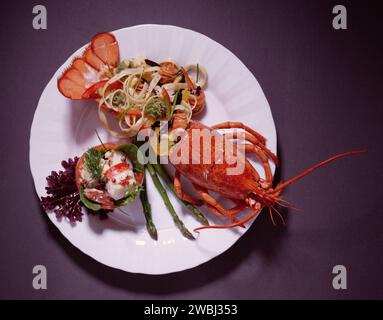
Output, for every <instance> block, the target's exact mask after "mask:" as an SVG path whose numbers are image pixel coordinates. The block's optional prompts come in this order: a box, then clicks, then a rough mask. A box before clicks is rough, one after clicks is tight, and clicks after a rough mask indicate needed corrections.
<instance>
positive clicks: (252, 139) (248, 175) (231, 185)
mask: <svg viewBox="0 0 383 320" xmlns="http://www.w3.org/2000/svg"><path fill="white" fill-rule="evenodd" d="M185 129H186V131H185V134H184V135H183V137H182V139H181V140H180V141H179V142H178V143H177V144H176V145H175V146H174V147H173V148H172V149H171V151H170V156H169V158H170V163H172V164H173V166H174V167H175V169H176V173H175V178H174V187H175V190H176V191H177V194H178V196H179V197H181V198H183V199H184V200H185V201H189V202H191V203H193V204H199V202H200V201H199V200H195V199H193V198H191V197H190V196H188V195H187V194H185V193H184V192H183V190H182V185H181V181H180V178H181V175H183V176H184V177H186V178H187V179H189V180H190V181H191V182H192V184H193V186H194V188H195V190H196V191H197V193H198V194H199V196H200V197H201V199H202V200H203V202H204V204H205V205H206V207H207V208H208V209H209V210H210V211H211V212H213V213H214V214H217V215H219V216H222V217H227V218H229V219H230V220H231V222H232V223H231V224H228V225H222V226H203V227H200V228H197V229H195V231H198V230H202V229H209V228H233V227H236V226H243V224H244V223H246V222H247V221H249V220H251V219H252V218H254V217H256V216H257V215H258V214H259V213H260V212H261V210H262V209H263V208H268V210H269V214H270V218H271V220H272V222H273V224H274V225H275V220H274V218H273V212H275V213H277V214H278V215H279V217H280V218H281V220H282V222H283V223H284V219H283V216H282V215H281V213H280V212H279V211H278V210H277V208H276V205H277V204H279V205H282V206H285V205H286V202H285V201H284V200H283V199H282V198H281V192H282V190H283V189H284V188H285V187H286V186H288V185H290V184H291V183H293V182H295V181H297V180H299V179H300V178H302V177H304V176H305V175H307V174H309V173H310V172H312V171H314V170H316V169H318V168H320V167H321V166H323V165H325V164H327V163H330V162H332V161H334V160H336V159H339V158H342V157H345V156H349V155H353V154H360V153H365V152H366V151H364V150H358V151H349V152H345V153H342V154H338V155H335V156H333V157H331V158H329V159H327V160H325V161H322V162H320V163H318V164H317V165H315V166H313V167H311V168H309V169H307V170H305V171H303V172H302V173H300V174H298V175H297V176H295V177H293V178H291V179H289V180H287V181H284V182H280V183H279V184H278V185H277V186H275V187H273V183H274V179H273V174H272V171H271V168H270V164H269V160H270V159H271V160H272V161H274V163H275V164H276V166H279V160H278V158H277V156H276V155H274V154H273V153H272V152H271V151H270V150H269V149H267V147H266V146H265V138H264V137H263V136H262V135H260V134H259V133H257V132H256V131H254V130H253V129H251V128H249V127H247V126H246V125H244V124H242V123H239V122H224V123H220V124H217V125H214V126H213V127H207V126H205V125H203V124H202V123H200V122H197V121H193V120H192V121H190V122H189V124H188V125H187V126H186V125H185ZM217 129H234V130H233V132H230V133H226V134H223V136H220V134H218V133H217V132H214V134H211V135H210V137H208V138H200V137H203V135H202V134H201V135H199V134H198V131H202V130H205V131H206V130H208V131H210V132H213V131H215V130H217ZM237 129H240V130H241V131H239V130H237ZM193 132H194V134H193ZM195 132H197V134H195ZM195 137H197V139H198V140H199V141H196V138H195ZM232 139H236V140H237V141H238V140H242V141H246V142H248V143H242V144H241V145H240V146H241V147H242V149H237V148H236V146H235V144H236V143H238V142H233V141H232ZM222 142H223V143H222ZM196 143H197V144H200V147H199V154H198V155H195V154H193V153H195V149H196V148H195V146H196ZM228 145H231V147H229V146H228ZM185 148H186V149H189V150H188V152H187V153H186V157H187V159H185V157H183V156H182V155H181V153H182V151H183V150H185ZM218 148H219V150H218ZM228 150H229V151H230V152H228ZM232 150H233V152H231V151H232ZM242 150H243V151H244V152H243V153H242V152H241V151H242ZM217 152H218V153H219V152H221V161H220V162H219V163H217V161H214V160H213V159H215V155H216V154H217ZM245 153H251V154H254V155H256V157H257V158H258V159H259V160H260V161H261V163H262V165H263V168H264V173H265V179H263V178H261V177H260V175H259V173H258V172H257V170H256V169H255V168H254V167H253V166H252V165H251V164H250V162H249V161H248V160H247V159H246V156H245ZM204 154H210V155H211V156H210V159H212V161H211V162H208V163H203V161H202V155H204ZM193 156H195V158H199V159H200V161H199V163H195V161H194V163H193ZM175 159H176V161H175ZM180 159H182V160H184V161H182V160H180ZM238 162H243V168H244V169H243V170H242V171H241V172H240V173H239V174H228V172H229V171H228V169H229V168H233V167H234V166H237V165H238ZM209 191H211V192H215V193H217V194H218V195H220V196H223V197H225V198H227V199H230V200H232V201H233V202H234V204H235V206H234V207H232V208H230V209H225V208H223V206H222V205H221V204H220V203H219V202H218V201H217V200H216V199H215V198H213V197H212V196H211V195H210V194H209ZM245 208H250V209H251V210H252V212H251V213H250V214H249V215H248V216H247V217H245V218H244V219H242V220H238V219H236V217H235V216H236V214H238V213H239V212H241V211H242V210H244V209H245Z"/></svg>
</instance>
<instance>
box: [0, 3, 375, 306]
mask: <svg viewBox="0 0 383 320" xmlns="http://www.w3.org/2000/svg"><path fill="white" fill-rule="evenodd" d="M339 2H340V3H342V4H346V6H347V9H348V27H349V29H348V30H346V31H335V30H334V29H333V28H332V24H331V21H332V17H333V15H332V13H331V11H332V7H333V6H334V5H335V4H338V3H339ZM35 4H45V5H46V7H47V9H48V30H47V31H35V30H34V29H33V28H32V24H31V23H32V18H33V15H32V7H33V5H35ZM382 14H383V10H380V11H379V8H378V7H377V6H376V5H374V4H372V2H371V1H364V2H362V1H360V2H355V1H353V2H345V1H238V0H236V1H179V0H178V1H166V2H165V1H145V0H140V1H124V0H121V1H9V2H6V3H5V4H2V11H1V28H0V33H1V44H2V45H1V46H2V50H1V51H0V58H1V60H0V61H1V69H0V70H1V73H2V76H1V89H0V96H1V107H0V110H1V111H0V112H1V123H0V132H1V138H2V143H1V156H0V168H1V179H0V188H1V193H0V194H1V202H2V209H1V215H2V217H1V220H0V230H1V232H0V249H1V251H0V254H1V256H0V261H1V263H0V297H1V298H32V299H47V298H54V299H56V298H108V299H115V298H116V299H137V298H159V299H162V298H164V299H171V298H173V299H174V298H202V299H204V298H211V299H215V298H217V299H229V298H230V299H236V298H242V299H254V298H315V299H317V298H320V299H322V298H331V299H338V298H383V287H382V285H383V281H382V276H381V273H382V269H383V255H382V250H383V217H382V213H383V212H382V209H381V208H382V198H383V195H382V187H381V185H382V175H383V170H382V157H383V152H382V143H381V138H382V130H381V127H382V125H381V123H382V116H383V112H382V108H383V104H382V95H381V94H382V91H383V82H382V76H383V74H382V71H383V70H382V50H381V48H380V46H381V43H382V39H383V37H382V27H381V23H382V19H381V16H382ZM142 23H159V24H173V25H178V26H182V27H186V28H190V29H193V30H196V31H199V32H201V33H204V34H206V35H207V36H209V37H211V38H212V39H214V40H216V41H218V42H220V43H221V44H223V45H224V46H226V47H227V48H228V49H230V50H231V51H232V52H233V53H234V54H236V55H237V56H238V57H239V58H240V59H241V60H242V61H243V62H244V63H245V64H246V65H247V67H248V68H249V69H250V70H251V71H252V72H253V73H254V74H255V76H256V77H257V79H258V81H259V82H260V84H261V86H262V88H263V90H264V92H265V94H266V97H267V99H268V101H269V103H270V105H271V108H272V112H273V115H274V120H275V123H276V127H277V131H278V139H279V154H280V156H281V159H282V162H283V166H282V170H281V176H282V177H283V178H288V177H291V176H293V175H294V174H296V173H298V172H299V171H300V170H302V169H304V168H306V167H308V166H310V165H311V164H313V163H315V162H317V161H320V160H322V159H324V158H326V157H327V156H329V155H332V154H334V153H338V152H343V151H347V150H351V149H359V148H366V149H368V151H369V154H368V155H364V156H358V157H352V158H348V159H343V160H340V161H339V162H336V163H334V164H332V165H330V166H328V167H327V168H325V169H322V170H320V172H317V173H315V174H312V175H311V176H310V177H307V178H306V179H305V180H304V181H301V182H299V183H296V184H295V185H293V186H291V187H290V188H288V189H287V190H286V191H285V193H284V197H285V198H286V199H288V200H289V201H290V202H292V203H293V204H295V205H296V206H297V207H299V208H300V209H301V211H291V212H290V213H289V215H288V221H287V226H286V227H282V226H279V227H276V228H274V227H273V226H272V225H271V223H270V221H269V219H268V218H267V217H266V215H263V216H262V217H261V218H259V220H257V222H256V223H255V224H254V226H253V227H252V228H251V230H249V232H248V233H247V234H246V235H245V236H244V237H243V238H242V239H241V240H240V241H238V242H237V243H236V244H235V245H234V247H233V248H231V249H230V250H229V251H227V252H226V253H224V254H223V255H221V256H219V257H217V258H216V259H214V260H213V261H210V262H209V263H206V264H204V265H202V266H200V267H197V268H195V269H192V270H188V271H185V272H181V273H177V274H170V275H165V276H144V275H136V274H129V273H125V272H122V271H119V270H114V269H111V268H108V267H105V266H103V265H101V264H100V263H98V262H95V261H93V260H92V259H91V258H89V257H87V256H86V255H84V254H82V253H81V252H80V251H78V250H77V249H76V248H75V247H73V246H72V245H71V244H70V243H69V242H68V241H67V240H66V239H65V238H64V237H63V236H62V235H61V234H60V233H59V231H58V230H56V228H55V227H54V226H53V225H52V224H51V223H50V222H49V220H48V219H47V217H46V216H45V215H44V214H43V213H42V212H41V210H40V206H39V203H38V200H37V197H36V194H35V190H34V186H33V181H32V178H31V174H30V170H29V159H28V156H29V155H28V152H29V132H30V125H31V122H32V117H33V113H34V111H35V108H36V106H37V102H38V99H39V97H40V94H41V92H42V91H43V89H44V86H45V85H46V83H47V82H48V80H49V79H50V78H51V77H52V75H53V73H54V72H55V71H56V69H57V68H58V67H59V66H60V65H61V64H62V63H63V62H64V61H65V59H66V58H67V57H68V56H69V55H70V54H71V53H72V52H73V51H75V50H76V49H77V48H79V47H80V46H82V45H83V44H84V43H86V42H87V41H89V39H90V37H91V36H92V35H93V34H94V33H96V32H99V31H104V30H105V31H109V30H114V29H118V28H122V27H126V26H132V25H136V24H142ZM164 45H166V44H164ZM217 241H219V239H217ZM111 250H112V248H111ZM127 254H129V252H127ZM36 264H43V265H45V266H46V267H47V269H48V290H46V291H35V290H34V289H33V288H32V285H31V281H32V267H33V266H34V265H36ZM336 264H344V265H345V266H346V267H347V268H348V289H347V290H344V291H335V290H334V289H333V288H332V285H331V282H332V274H331V271H332V267H333V266H334V265H336Z"/></svg>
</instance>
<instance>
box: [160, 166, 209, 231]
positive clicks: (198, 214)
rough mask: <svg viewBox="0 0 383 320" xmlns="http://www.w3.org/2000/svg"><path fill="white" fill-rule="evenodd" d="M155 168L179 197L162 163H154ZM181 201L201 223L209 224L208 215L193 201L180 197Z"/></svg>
mask: <svg viewBox="0 0 383 320" xmlns="http://www.w3.org/2000/svg"><path fill="white" fill-rule="evenodd" d="M153 167H154V169H155V170H156V172H157V173H158V175H159V176H160V177H161V179H162V180H163V181H164V182H165V184H166V185H167V186H168V188H169V189H170V190H171V191H172V192H173V193H174V194H175V195H176V196H177V197H178V195H177V193H176V191H175V189H174V184H173V183H172V180H171V178H170V176H169V174H168V173H167V172H166V170H165V169H164V168H163V167H162V165H160V164H159V163H154V164H153ZM180 200H181V202H182V203H183V204H184V205H185V207H186V208H188V209H189V210H190V211H191V213H192V214H193V216H194V217H195V218H196V219H197V221H199V222H200V223H201V224H203V225H204V226H208V225H209V221H207V219H206V217H205V216H204V215H203V213H202V212H201V211H200V210H199V209H198V208H197V207H196V206H194V205H192V204H191V203H189V202H187V201H185V200H182V199H180Z"/></svg>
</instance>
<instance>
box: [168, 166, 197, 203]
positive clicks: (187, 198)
mask: <svg viewBox="0 0 383 320" xmlns="http://www.w3.org/2000/svg"><path fill="white" fill-rule="evenodd" d="M174 189H175V191H176V194H177V196H178V197H179V198H180V199H182V200H184V201H186V202H189V203H191V204H193V205H195V206H200V205H201V204H202V201H201V200H197V199H193V198H192V197H190V196H189V195H188V194H186V193H184V192H183V190H182V185H181V173H180V172H179V171H178V170H176V173H175V175H174Z"/></svg>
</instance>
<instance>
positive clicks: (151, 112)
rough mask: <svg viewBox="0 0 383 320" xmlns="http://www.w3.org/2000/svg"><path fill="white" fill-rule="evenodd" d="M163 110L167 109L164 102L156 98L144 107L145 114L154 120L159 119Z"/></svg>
mask: <svg viewBox="0 0 383 320" xmlns="http://www.w3.org/2000/svg"><path fill="white" fill-rule="evenodd" d="M166 104H167V102H166ZM165 110H168V107H167V105H165V104H164V102H162V101H161V100H160V99H157V98H156V99H153V100H151V101H150V102H149V103H148V104H147V106H146V107H145V113H146V115H147V116H148V117H150V118H152V119H153V120H154V121H157V120H159V119H160V118H161V116H162V114H163V113H164V112H165Z"/></svg>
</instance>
